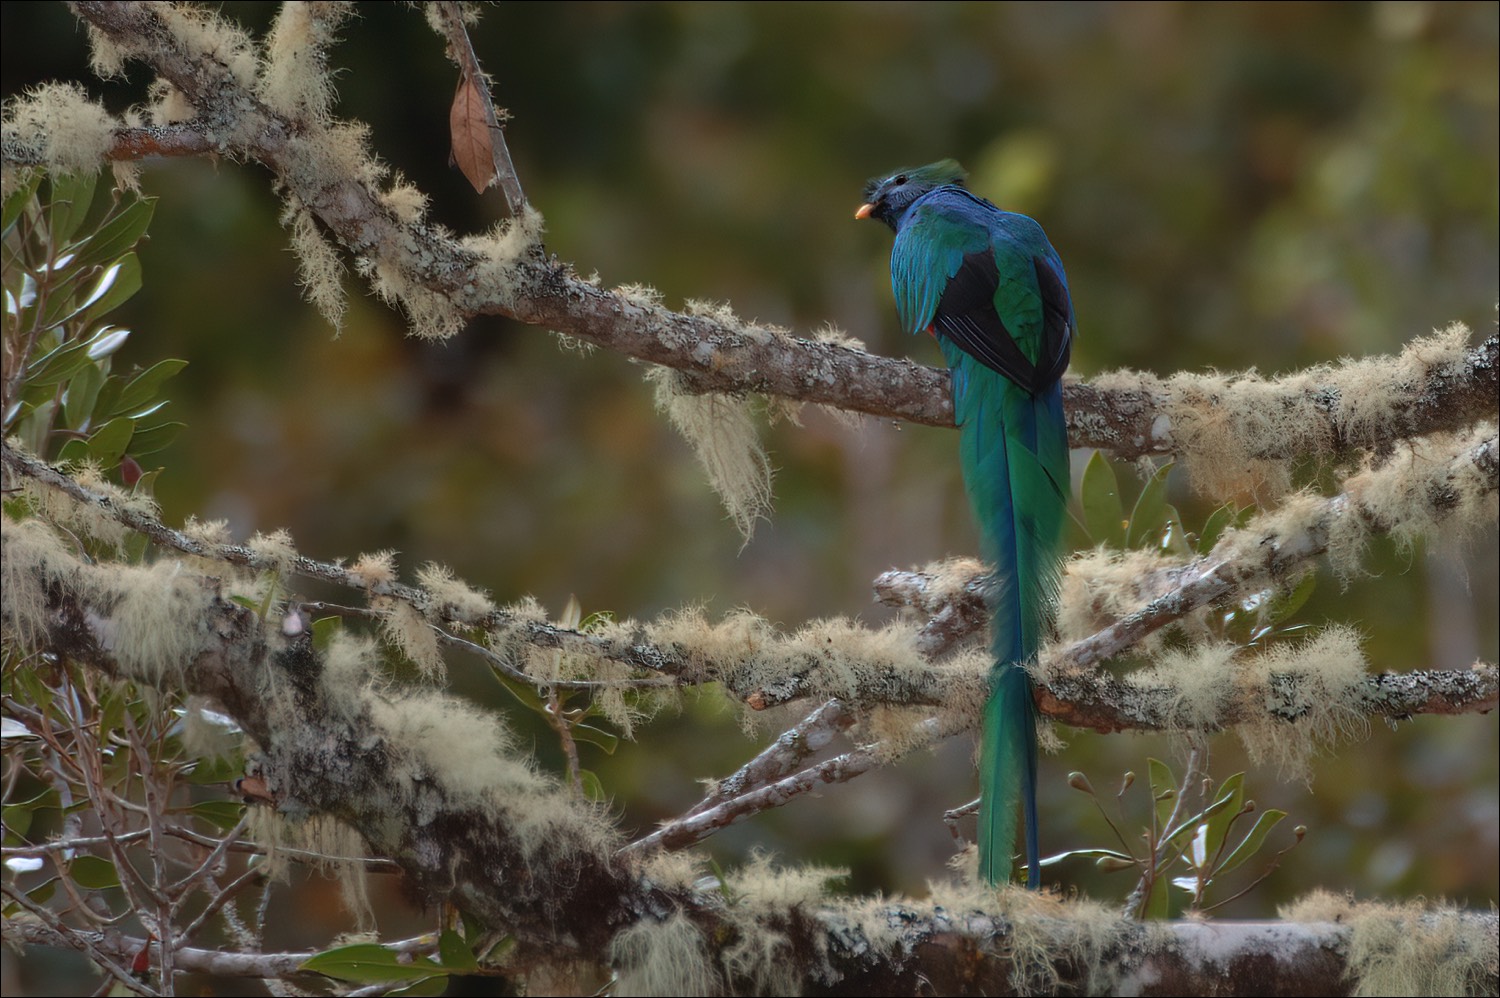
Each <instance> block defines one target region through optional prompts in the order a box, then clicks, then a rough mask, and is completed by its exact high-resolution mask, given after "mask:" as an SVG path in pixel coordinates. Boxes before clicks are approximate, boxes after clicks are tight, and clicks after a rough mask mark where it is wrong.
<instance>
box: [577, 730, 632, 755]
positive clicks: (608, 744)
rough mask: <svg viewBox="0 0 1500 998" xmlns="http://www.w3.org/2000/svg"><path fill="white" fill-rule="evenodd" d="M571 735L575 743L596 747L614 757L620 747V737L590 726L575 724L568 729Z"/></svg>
mask: <svg viewBox="0 0 1500 998" xmlns="http://www.w3.org/2000/svg"><path fill="white" fill-rule="evenodd" d="M569 730H570V731H571V732H572V733H573V738H574V740H575V741H580V742H588V743H589V744H590V745H597V746H599V747H600V748H602V749H603V750H604V751H605V753H606V754H607V755H614V754H615V749H617V748H619V746H620V736H619V735H616V734H611V733H610V732H608V731H605V730H604V729H603V728H596V727H594V726H593V725H592V724H575V725H573V727H572V728H570V729H569Z"/></svg>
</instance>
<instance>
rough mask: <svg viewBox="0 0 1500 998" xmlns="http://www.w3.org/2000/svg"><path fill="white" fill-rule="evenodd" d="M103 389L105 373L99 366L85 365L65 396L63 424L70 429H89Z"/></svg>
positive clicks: (69, 383)
mask: <svg viewBox="0 0 1500 998" xmlns="http://www.w3.org/2000/svg"><path fill="white" fill-rule="evenodd" d="M90 359H92V358H90ZM103 387H104V372H103V371H102V370H100V369H99V365H98V364H93V363H90V364H85V365H83V368H82V369H81V370H80V371H79V372H78V373H77V374H75V375H74V376H73V380H72V381H69V382H68V387H67V389H66V390H65V392H64V394H63V422H64V423H65V424H66V425H67V427H68V429H70V430H83V429H86V428H87V427H88V422H89V417H90V416H92V415H93V414H94V403H95V402H97V401H98V400H99V389H101V388H103Z"/></svg>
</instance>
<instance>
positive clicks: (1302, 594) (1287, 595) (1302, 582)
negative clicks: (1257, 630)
mask: <svg viewBox="0 0 1500 998" xmlns="http://www.w3.org/2000/svg"><path fill="white" fill-rule="evenodd" d="M1317 585H1318V573H1317V572H1314V571H1308V572H1304V573H1302V578H1300V579H1298V580H1297V584H1296V585H1294V586H1292V588H1290V589H1283V590H1281V591H1280V592H1278V593H1277V594H1276V595H1275V596H1274V597H1272V599H1271V601H1270V602H1269V603H1267V604H1266V609H1265V613H1264V617H1263V619H1264V620H1265V621H1266V622H1267V623H1269V624H1279V623H1281V622H1282V621H1283V620H1286V619H1287V618H1288V617H1290V616H1291V615H1292V614H1294V613H1296V612H1297V611H1298V610H1300V609H1302V604H1304V603H1306V602H1307V598H1308V597H1309V596H1311V595H1312V594H1313V590H1314V589H1316V588H1317Z"/></svg>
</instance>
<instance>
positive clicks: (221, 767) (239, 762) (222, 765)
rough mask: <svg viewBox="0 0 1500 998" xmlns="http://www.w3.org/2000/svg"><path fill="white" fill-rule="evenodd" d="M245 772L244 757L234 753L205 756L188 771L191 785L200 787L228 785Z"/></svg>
mask: <svg viewBox="0 0 1500 998" xmlns="http://www.w3.org/2000/svg"><path fill="white" fill-rule="evenodd" d="M244 772H245V759H244V756H242V755H241V754H240V753H239V752H232V753H230V754H229V755H221V756H205V757H203V758H201V759H198V760H197V761H196V762H194V763H193V767H192V769H190V770H188V774H187V779H188V782H189V783H196V784H198V785H199V786H202V785H204V784H208V783H228V782H229V781H230V780H234V779H238V778H239V777H240V776H242V775H244ZM236 806H238V805H236ZM235 820H239V819H235Z"/></svg>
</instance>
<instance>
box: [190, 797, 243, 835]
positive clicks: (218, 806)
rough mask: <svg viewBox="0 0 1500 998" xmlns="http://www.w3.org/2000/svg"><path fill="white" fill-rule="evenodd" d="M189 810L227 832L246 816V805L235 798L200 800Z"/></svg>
mask: <svg viewBox="0 0 1500 998" xmlns="http://www.w3.org/2000/svg"><path fill="white" fill-rule="evenodd" d="M187 810H188V814H191V815H195V816H197V817H199V818H202V819H203V820H204V821H206V822H208V823H209V824H210V825H213V826H214V827H216V828H218V829H220V830H222V831H226V832H227V831H228V830H229V829H231V828H233V827H234V826H235V825H238V824H239V823H240V819H241V818H243V817H244V816H245V805H244V804H242V803H240V802H239V801H234V800H205V801H199V802H198V803H197V804H194V805H193V806H192V807H190V808H188V809H187Z"/></svg>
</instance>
